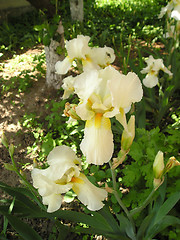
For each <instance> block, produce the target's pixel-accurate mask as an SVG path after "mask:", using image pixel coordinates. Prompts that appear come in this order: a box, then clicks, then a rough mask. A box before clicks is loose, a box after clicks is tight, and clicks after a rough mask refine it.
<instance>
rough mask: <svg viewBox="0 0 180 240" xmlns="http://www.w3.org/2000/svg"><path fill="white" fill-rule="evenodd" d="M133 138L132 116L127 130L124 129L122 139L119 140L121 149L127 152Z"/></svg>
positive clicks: (133, 120) (133, 123)
mask: <svg viewBox="0 0 180 240" xmlns="http://www.w3.org/2000/svg"><path fill="white" fill-rule="evenodd" d="M134 136H135V116H134V115H132V116H131V118H130V119H129V122H128V124H127V129H124V131H123V134H122V138H121V148H122V149H124V150H126V151H127V150H128V149H129V148H130V147H131V144H132V142H133V140H134Z"/></svg>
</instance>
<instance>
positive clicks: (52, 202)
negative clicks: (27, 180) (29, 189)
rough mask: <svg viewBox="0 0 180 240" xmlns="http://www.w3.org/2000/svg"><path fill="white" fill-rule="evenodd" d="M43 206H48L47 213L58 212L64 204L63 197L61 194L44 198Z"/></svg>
mask: <svg viewBox="0 0 180 240" xmlns="http://www.w3.org/2000/svg"><path fill="white" fill-rule="evenodd" d="M42 200H43V204H44V205H48V209H47V212H49V213H52V212H55V211H57V210H58V209H59V208H60V207H61V204H62V196H61V195H60V194H55V193H54V194H51V195H49V196H46V197H43V199H42Z"/></svg>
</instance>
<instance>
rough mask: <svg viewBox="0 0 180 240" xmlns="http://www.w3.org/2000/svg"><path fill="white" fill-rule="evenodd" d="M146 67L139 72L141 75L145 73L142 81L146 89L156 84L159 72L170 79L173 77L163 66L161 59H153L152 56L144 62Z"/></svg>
mask: <svg viewBox="0 0 180 240" xmlns="http://www.w3.org/2000/svg"><path fill="white" fill-rule="evenodd" d="M145 62H146V63H147V67H145V68H143V69H142V70H141V73H143V74H145V73H147V75H146V77H145V78H144V79H143V84H144V85H145V86H146V87H148V88H153V87H155V86H156V85H157V84H158V73H159V71H160V70H162V71H163V72H165V73H167V74H168V75H169V76H170V77H171V76H172V75H173V74H172V73H171V72H170V71H169V70H168V69H167V68H166V67H165V66H164V64H163V60H162V59H154V58H153V56H152V55H150V56H149V58H148V59H147V60H146V61H145Z"/></svg>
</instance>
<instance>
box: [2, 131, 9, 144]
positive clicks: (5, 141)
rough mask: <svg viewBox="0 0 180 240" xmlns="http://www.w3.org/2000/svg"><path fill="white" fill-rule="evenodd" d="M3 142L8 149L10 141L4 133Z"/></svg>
mask: <svg viewBox="0 0 180 240" xmlns="http://www.w3.org/2000/svg"><path fill="white" fill-rule="evenodd" d="M1 142H2V144H3V145H4V146H5V147H6V148H8V140H7V137H6V135H5V134H4V132H3V133H2V136H1Z"/></svg>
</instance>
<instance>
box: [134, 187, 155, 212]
mask: <svg viewBox="0 0 180 240" xmlns="http://www.w3.org/2000/svg"><path fill="white" fill-rule="evenodd" d="M155 192H156V190H155V189H153V190H152V192H151V193H150V194H149V196H148V197H147V198H146V200H145V201H144V202H143V204H142V205H141V206H140V207H137V208H134V209H133V210H131V211H130V215H131V216H133V215H134V214H136V213H138V212H141V211H142V210H143V209H144V208H145V207H146V206H147V205H148V204H149V203H150V202H151V199H152V197H153V195H154V193H155Z"/></svg>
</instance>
